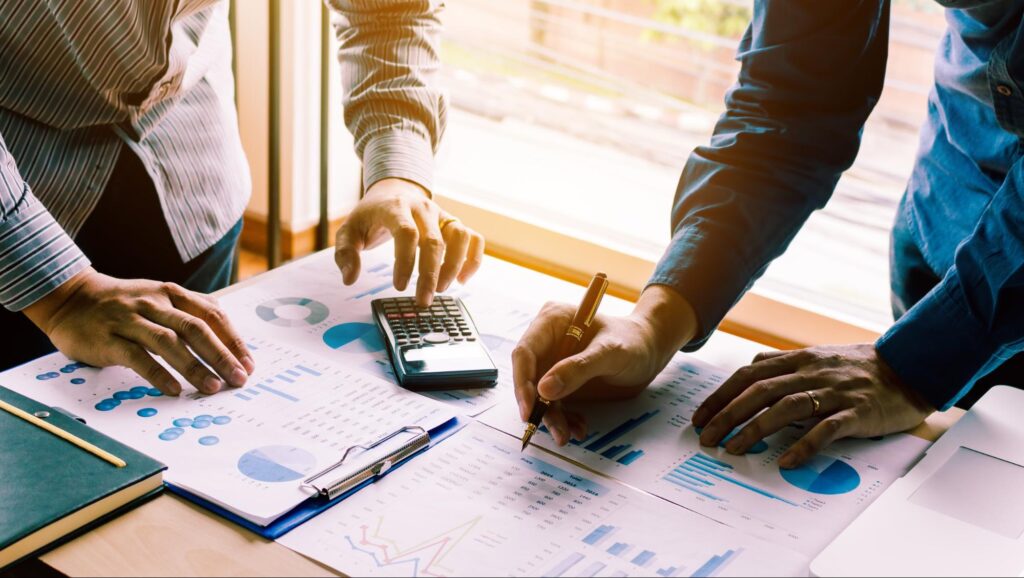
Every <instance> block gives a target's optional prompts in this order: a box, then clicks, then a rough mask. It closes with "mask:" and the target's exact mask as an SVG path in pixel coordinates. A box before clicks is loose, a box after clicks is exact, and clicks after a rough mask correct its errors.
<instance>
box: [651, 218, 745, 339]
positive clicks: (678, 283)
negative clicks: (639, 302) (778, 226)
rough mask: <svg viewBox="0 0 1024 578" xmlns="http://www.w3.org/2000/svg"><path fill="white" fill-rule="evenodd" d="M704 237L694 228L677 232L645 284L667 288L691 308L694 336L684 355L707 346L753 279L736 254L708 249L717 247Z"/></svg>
mask: <svg viewBox="0 0 1024 578" xmlns="http://www.w3.org/2000/svg"><path fill="white" fill-rule="evenodd" d="M706 237H707V235H706V234H705V233H704V232H703V231H701V230H699V229H696V228H688V229H683V230H681V231H679V232H677V233H676V234H675V235H674V236H673V237H672V243H671V244H670V245H669V247H668V249H667V250H666V251H665V254H664V256H662V258H661V261H659V262H658V265H657V267H656V268H655V270H654V275H652V276H651V278H650V280H649V281H648V283H647V284H648V286H650V285H666V286H668V287H671V288H672V289H674V290H675V291H676V292H678V293H679V294H680V295H682V296H683V298H684V299H686V300H687V301H688V302H689V303H690V306H691V307H693V310H694V312H695V313H696V315H697V334H696V336H695V337H694V338H693V340H692V341H690V343H688V344H686V345H685V346H683V351H687V352H689V351H696V350H698V349H700V348H701V347H702V346H703V345H704V343H706V342H707V340H708V338H710V337H711V334H712V333H714V331H715V329H716V328H717V327H718V325H719V323H721V322H722V319H724V318H725V315H726V314H727V313H728V312H729V310H730V309H732V306H733V305H735V304H736V302H737V301H738V300H739V298H740V297H741V296H742V295H743V293H744V292H745V291H746V290H747V289H748V288H749V287H750V285H751V283H752V282H753V281H752V279H753V278H754V277H755V276H754V275H751V274H748V267H747V266H746V265H745V264H744V263H743V262H742V261H741V259H740V258H739V255H738V254H737V252H734V251H722V250H720V249H712V247H714V246H717V247H721V244H717V243H713V242H707V239H706Z"/></svg>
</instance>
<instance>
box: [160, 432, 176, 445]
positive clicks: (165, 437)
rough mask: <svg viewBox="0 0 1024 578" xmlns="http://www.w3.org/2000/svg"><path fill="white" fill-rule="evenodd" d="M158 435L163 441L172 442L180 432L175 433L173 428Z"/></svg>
mask: <svg viewBox="0 0 1024 578" xmlns="http://www.w3.org/2000/svg"><path fill="white" fill-rule="evenodd" d="M159 437H160V439H162V440H164V441H165V442H173V441H174V440H176V439H178V438H179V437H181V434H180V433H176V432H174V431H173V430H167V431H165V432H163V433H161V434H160V436H159Z"/></svg>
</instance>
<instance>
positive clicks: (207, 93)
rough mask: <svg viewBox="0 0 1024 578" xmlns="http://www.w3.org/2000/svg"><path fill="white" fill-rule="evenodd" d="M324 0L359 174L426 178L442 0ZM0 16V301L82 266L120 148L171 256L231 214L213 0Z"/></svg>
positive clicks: (221, 19) (242, 170)
mask: <svg viewBox="0 0 1024 578" xmlns="http://www.w3.org/2000/svg"><path fill="white" fill-rule="evenodd" d="M328 4H329V5H330V6H331V7H332V8H334V9H335V10H336V11H337V12H338V14H339V16H340V18H339V19H338V22H337V25H336V29H337V33H338V37H339V39H340V41H341V50H340V53H339V59H340V61H341V64H342V80H343V88H344V90H343V93H344V98H343V105H344V106H345V120H346V124H347V125H348V127H349V130H350V131H352V133H353V135H355V140H356V150H357V152H358V153H359V154H360V156H361V157H362V159H363V164H364V169H363V173H364V177H363V178H364V186H365V187H367V188H369V186H370V185H372V184H373V183H375V182H377V181H379V180H381V179H383V178H389V177H396V178H404V179H407V180H411V181H413V182H416V183H418V184H420V185H421V186H423V187H424V188H426V189H427V190H430V189H431V186H432V184H433V183H432V179H433V174H432V172H433V153H434V151H435V150H436V148H437V145H438V143H439V141H440V138H441V135H442V133H443V130H444V123H445V110H446V109H445V104H444V100H443V98H442V94H441V91H440V90H439V89H438V87H437V85H436V78H437V71H438V67H439V63H438V50H439V33H440V22H439V20H438V15H439V13H440V11H441V9H442V8H443V2H442V1H441V0H328ZM245 9H246V5H245V3H244V2H243V3H240V5H239V10H245ZM0 14H2V19H0V304H2V305H3V306H4V307H5V308H7V309H9V310H11V311H19V310H21V309H23V308H25V307H27V306H29V305H31V304H32V303H34V302H36V301H37V300H39V299H41V298H42V297H44V296H45V295H47V294H49V293H50V292H51V291H53V290H54V289H56V288H57V287H58V286H60V285H61V284H62V283H63V282H65V281H67V280H68V279H70V278H71V277H72V276H74V275H75V274H76V273H78V272H80V271H82V270H83V269H84V268H86V267H88V265H89V261H88V258H87V256H86V255H83V254H82V252H81V250H79V248H78V247H77V246H76V245H75V243H74V241H73V238H74V236H75V234H77V232H78V231H79V230H80V229H81V227H82V225H83V224H84V223H85V221H86V219H87V218H88V216H89V214H90V213H91V212H92V210H93V209H94V208H95V206H96V204H97V203H98V202H99V199H100V197H101V196H102V193H103V190H104V188H105V187H106V185H107V181H108V180H109V179H110V175H111V172H112V170H113V167H114V164H115V162H116V160H117V157H118V155H119V154H120V153H121V151H122V149H123V147H128V148H129V149H131V151H133V152H134V153H135V154H136V155H138V157H139V158H140V160H141V161H142V163H143V165H144V166H145V167H146V169H147V172H148V173H149V175H150V176H151V177H152V179H153V183H154V186H155V188H156V191H157V193H158V195H159V196H160V201H161V206H162V207H163V210H164V214H165V217H166V220H167V223H168V225H169V226H170V230H171V233H172V235H173V237H174V241H175V244H176V246H177V248H178V251H179V253H180V255H181V257H182V259H183V260H184V261H188V260H191V259H193V258H195V257H197V256H198V255H200V254H201V253H202V252H203V251H205V250H206V249H208V248H209V247H211V246H212V245H213V244H214V243H216V242H217V241H218V240H219V239H220V238H221V237H223V236H224V234H226V233H227V231H228V230H229V229H230V228H231V227H232V226H233V225H234V224H235V223H236V222H237V221H238V220H239V219H240V218H241V216H242V213H243V211H244V210H245V205H246V203H247V202H248V198H249V193H250V189H251V180H250V176H249V169H248V164H247V163H246V160H245V156H244V153H243V151H242V146H241V141H240V137H239V133H238V126H237V118H236V112H235V107H234V94H233V90H234V89H233V82H232V75H231V58H232V54H231V44H230V34H229V29H228V19H227V0H180V1H175V0H88V1H81V0H0ZM244 61H245V54H240V55H239V62H240V65H242V66H244V65H245V62H244ZM125 218H126V219H128V218H131V215H125ZM125 242H131V240H130V239H126V240H125Z"/></svg>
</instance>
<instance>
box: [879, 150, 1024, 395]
mask: <svg viewBox="0 0 1024 578" xmlns="http://www.w3.org/2000/svg"><path fill="white" fill-rule="evenodd" d="M1022 215H1024V160H1021V161H1018V162H1017V163H1016V164H1015V165H1014V166H1013V168H1012V169H1011V171H1010V173H1009V174H1008V175H1007V177H1006V179H1005V180H1004V182H1003V186H1002V187H1001V188H1000V189H999V191H998V192H997V193H996V195H995V197H993V199H992V202H991V203H989V205H988V208H987V209H986V210H985V212H984V213H983V214H982V216H981V219H980V220H979V222H978V226H977V227H976V228H975V229H974V231H973V233H972V234H971V236H970V237H968V238H967V239H966V240H964V241H963V242H962V243H961V244H960V246H959V247H958V248H957V251H956V255H955V257H954V264H953V266H952V267H950V268H949V270H948V271H946V274H945V277H944V278H943V279H942V282H941V283H939V285H937V286H936V287H935V289H933V290H932V291H931V292H930V293H928V295H926V296H925V297H924V299H922V300H921V301H919V302H918V303H917V304H916V305H915V306H914V307H913V308H911V309H910V311H908V312H907V314H906V315H904V316H903V317H901V318H900V320H899V321H897V322H896V324H895V325H893V326H892V327H891V328H890V329H889V331H888V332H886V334H885V335H883V336H882V337H881V338H880V339H879V340H878V342H877V343H876V344H875V345H876V347H877V349H878V352H879V354H880V355H881V356H882V358H883V359H885V361H886V362H887V363H888V364H889V365H890V366H891V367H892V369H893V370H894V371H895V372H896V374H897V375H899V376H900V377H901V378H902V379H903V380H904V381H905V382H906V383H907V385H909V386H910V387H912V388H914V389H915V390H916V391H918V392H920V393H921V394H922V395H923V396H924V397H925V399H927V400H928V401H929V402H930V403H931V404H932V405H933V406H934V407H936V408H939V409H942V410H945V409H948V408H949V407H950V406H952V405H953V404H955V403H956V402H957V400H959V399H960V398H961V397H963V396H964V394H966V393H967V392H968V391H970V389H971V387H973V386H974V383H975V382H976V381H977V380H978V379H979V378H981V377H984V376H985V374H987V373H989V372H991V371H992V370H993V369H995V368H996V367H998V366H999V365H1000V364H1002V363H1003V362H1004V361H1005V360H1006V359H1008V358H1010V357H1012V356H1013V355H1015V354H1017V353H1020V352H1021V351H1024V220H1022V218H1021V216H1022Z"/></svg>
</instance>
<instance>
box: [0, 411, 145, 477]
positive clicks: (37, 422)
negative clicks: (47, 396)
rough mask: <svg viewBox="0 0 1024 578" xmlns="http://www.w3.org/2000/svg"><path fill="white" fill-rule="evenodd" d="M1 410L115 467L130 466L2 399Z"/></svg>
mask: <svg viewBox="0 0 1024 578" xmlns="http://www.w3.org/2000/svg"><path fill="white" fill-rule="evenodd" d="M0 409H2V410H4V411H7V412H8V413H10V414H12V415H15V416H17V417H20V418H21V419H23V420H25V421H27V422H29V423H31V424H33V425H36V426H39V427H41V428H43V429H44V430H46V431H48V432H50V433H52V434H53V435H55V436H57V437H59V438H61V439H63V440H64V441H67V442H70V443H73V444H75V445H76V446H78V447H80V448H82V449H83V450H85V451H87V452H89V453H91V454H93V455H94V456H96V457H98V458H102V459H104V460H106V461H108V462H110V463H112V464H114V465H115V466H117V467H119V468H123V467H125V466H127V465H128V464H127V463H125V461H124V460H122V459H121V458H119V457H117V456H115V455H114V454H111V453H109V452H106V451H104V450H102V449H100V448H98V447H96V446H94V445H93V444H91V443H89V442H87V441H85V440H83V439H82V438H80V437H78V436H75V435H72V434H69V433H68V432H66V431H64V430H62V429H60V428H59V427H57V426H55V425H53V424H51V423H49V422H46V421H43V420H41V419H39V418H38V417H36V416H34V415H32V414H30V413H28V412H27V411H24V410H21V409H18V408H16V407H14V406H13V405H11V404H9V403H7V402H6V401H4V400H2V399H0Z"/></svg>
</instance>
